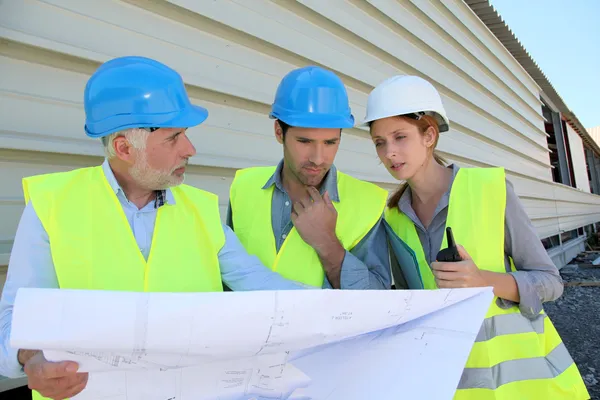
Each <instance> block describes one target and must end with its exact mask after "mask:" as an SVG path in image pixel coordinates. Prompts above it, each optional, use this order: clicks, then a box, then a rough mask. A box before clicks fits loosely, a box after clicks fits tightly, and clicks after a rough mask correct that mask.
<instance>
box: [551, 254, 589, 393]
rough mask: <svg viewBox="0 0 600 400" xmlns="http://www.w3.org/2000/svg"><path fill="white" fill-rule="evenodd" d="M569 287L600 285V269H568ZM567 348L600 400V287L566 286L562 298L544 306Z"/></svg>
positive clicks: (566, 274) (571, 266) (564, 275)
mask: <svg viewBox="0 0 600 400" xmlns="http://www.w3.org/2000/svg"><path fill="white" fill-rule="evenodd" d="M560 272H561V275H562V277H563V280H564V282H565V283H567V282H577V281H596V282H600V266H598V267H595V268H584V266H583V265H582V266H581V267H580V266H577V265H567V266H565V267H564V268H563V269H561V271H560ZM544 309H545V310H546V313H547V314H548V315H549V316H550V318H551V319H552V322H553V323H554V326H555V327H556V329H557V331H558V333H559V334H560V336H561V338H562V340H563V342H564V343H565V346H567V349H569V352H570V353H571V356H572V357H573V359H574V360H575V363H576V364H577V366H578V368H579V372H581V375H582V376H583V380H584V381H585V383H586V385H587V387H588V392H589V394H590V396H591V398H592V399H595V400H600V286H592V287H580V286H565V290H564V293H563V295H562V297H560V298H559V299H558V300H556V301H554V302H550V303H545V304H544Z"/></svg>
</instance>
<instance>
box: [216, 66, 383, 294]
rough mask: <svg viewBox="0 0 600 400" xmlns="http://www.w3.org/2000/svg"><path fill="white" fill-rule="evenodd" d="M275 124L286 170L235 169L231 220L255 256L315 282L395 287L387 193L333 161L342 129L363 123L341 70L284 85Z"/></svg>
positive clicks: (302, 73) (309, 71)
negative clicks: (354, 112)
mask: <svg viewBox="0 0 600 400" xmlns="http://www.w3.org/2000/svg"><path fill="white" fill-rule="evenodd" d="M270 118H272V119H275V122H274V130H275V138H276V139H277V141H278V142H279V143H281V144H282V146H283V159H282V160H281V162H280V163H279V165H277V166H272V167H252V168H247V169H243V170H240V171H238V172H237V173H236V176H235V179H234V181H233V183H232V185H231V191H230V199H229V200H230V204H229V209H228V215H227V224H228V225H229V226H230V227H231V228H232V229H233V230H234V231H235V233H236V235H237V236H238V238H239V239H240V241H241V242H242V244H243V245H244V246H245V247H246V249H247V250H248V252H249V253H250V254H254V255H256V256H257V257H258V258H260V260H261V261H262V262H263V264H265V265H266V266H268V267H270V268H271V269H272V270H274V271H276V272H278V273H279V274H281V275H282V276H284V277H286V278H288V279H292V280H295V281H298V282H302V283H304V284H306V285H309V286H314V287H322V288H335V289H389V288H390V286H391V277H390V269H389V256H388V247H387V238H386V234H385V230H384V227H383V225H382V215H383V211H384V207H385V202H386V199H387V192H386V191H385V190H383V189H381V188H379V187H378V186H376V185H374V184H371V183H368V182H364V181H361V180H358V179H356V178H353V177H351V176H349V175H346V174H344V173H342V172H340V171H338V170H337V169H336V167H335V166H334V165H333V162H334V158H335V155H336V153H337V151H338V148H339V145H340V140H341V133H342V129H343V128H352V127H353V126H354V117H353V116H352V113H351V110H350V106H349V102H348V95H347V92H346V88H345V87H344V84H343V83H342V81H341V79H340V78H339V77H338V76H336V75H335V74H334V73H333V72H331V71H328V70H325V69H323V68H320V67H314V66H309V67H304V68H299V69H296V70H293V71H291V72H290V73H288V74H287V75H286V76H285V77H284V78H283V80H282V81H281V83H280V84H279V87H278V89H277V93H276V95H275V102H274V103H273V106H272V111H271V114H270Z"/></svg>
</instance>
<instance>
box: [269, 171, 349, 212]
mask: <svg viewBox="0 0 600 400" xmlns="http://www.w3.org/2000/svg"><path fill="white" fill-rule="evenodd" d="M282 170H283V160H281V161H279V164H277V168H275V172H274V173H273V175H271V177H270V178H269V180H267V183H265V185H264V186H263V187H262V188H263V189H268V188H270V187H271V186H273V185H275V187H276V188H277V189H278V190H279V191H281V192H283V193H287V192H286V191H285V188H284V187H283V181H282V180H281V171H282ZM325 191H327V192H328V193H329V198H331V201H335V202H337V203H339V201H340V195H339V191H338V184H337V169H336V168H335V165H331V168H330V169H329V171H328V172H327V175H325V179H324V180H323V185H321V190H320V192H321V194H323V193H325Z"/></svg>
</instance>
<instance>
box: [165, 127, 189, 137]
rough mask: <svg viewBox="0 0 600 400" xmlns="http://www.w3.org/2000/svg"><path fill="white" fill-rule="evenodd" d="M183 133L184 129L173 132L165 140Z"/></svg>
mask: <svg viewBox="0 0 600 400" xmlns="http://www.w3.org/2000/svg"><path fill="white" fill-rule="evenodd" d="M183 132H185V129H181V130H179V131H175V132H173V133H171V134H170V135H167V137H166V139H170V138H173V137H175V136H177V135H179V134H182V133H183Z"/></svg>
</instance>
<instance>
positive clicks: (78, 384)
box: [61, 373, 88, 399]
mask: <svg viewBox="0 0 600 400" xmlns="http://www.w3.org/2000/svg"><path fill="white" fill-rule="evenodd" d="M76 377H77V380H76V381H75V382H72V383H71V384H70V385H68V386H66V387H67V389H65V390H64V392H61V396H64V398H67V399H68V398H71V397H74V396H75V395H77V394H79V393H80V392H81V391H82V390H83V389H85V387H86V386H87V382H88V374H87V373H83V374H77V375H76Z"/></svg>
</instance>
